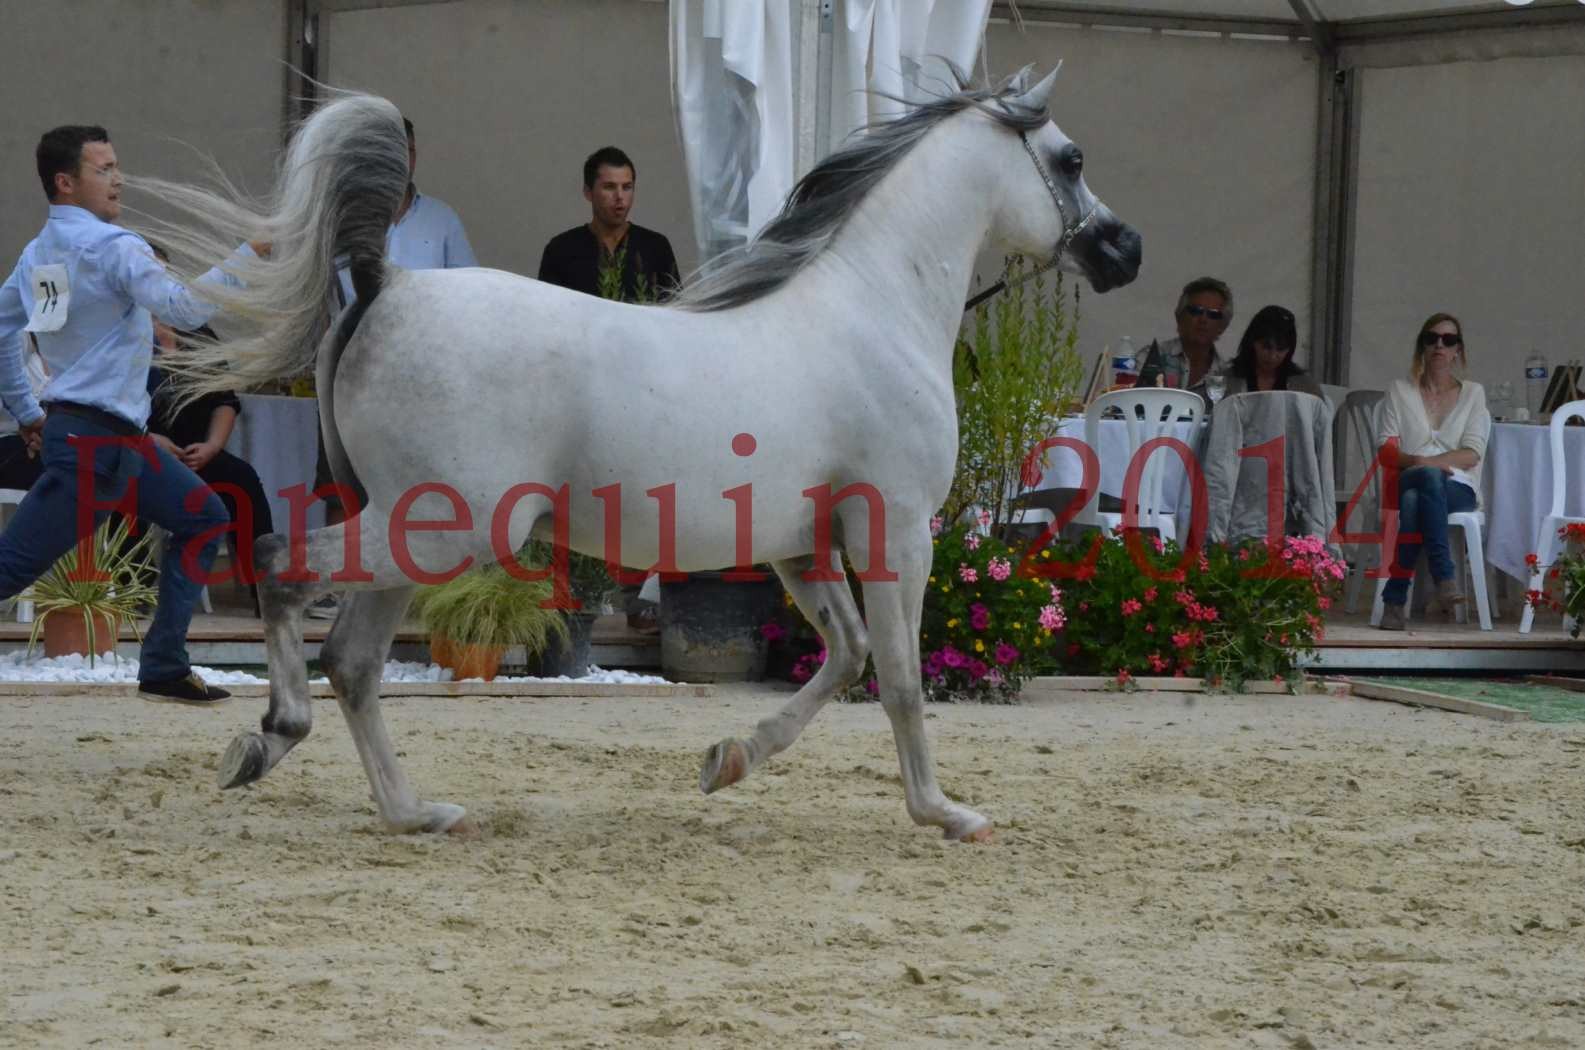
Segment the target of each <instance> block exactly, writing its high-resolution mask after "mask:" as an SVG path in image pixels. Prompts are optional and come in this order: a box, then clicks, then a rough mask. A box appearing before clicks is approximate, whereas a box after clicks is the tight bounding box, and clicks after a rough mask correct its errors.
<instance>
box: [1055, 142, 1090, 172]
mask: <svg viewBox="0 0 1585 1050" xmlns="http://www.w3.org/2000/svg"><path fill="white" fill-rule="evenodd" d="M1057 166H1058V167H1059V168H1061V169H1062V174H1064V175H1066V176H1067V177H1068V178H1070V179H1076V178H1078V177H1079V173H1080V172H1082V171H1083V170H1084V151H1083V150H1081V149H1079V147H1077V146H1064V147H1063V148H1062V152H1061V153H1059V154H1058V155H1057Z"/></svg>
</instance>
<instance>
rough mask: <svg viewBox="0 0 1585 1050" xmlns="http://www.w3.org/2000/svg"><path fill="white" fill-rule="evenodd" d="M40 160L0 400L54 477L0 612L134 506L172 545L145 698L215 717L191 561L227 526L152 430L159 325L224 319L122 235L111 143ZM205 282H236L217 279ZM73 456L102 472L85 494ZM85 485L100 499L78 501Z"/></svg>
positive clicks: (102, 140)
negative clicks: (111, 515)
mask: <svg viewBox="0 0 1585 1050" xmlns="http://www.w3.org/2000/svg"><path fill="white" fill-rule="evenodd" d="M37 159H38V173H39V179H40V181H41V182H42V183H43V185H44V193H45V196H47V197H48V198H49V202H50V207H49V219H48V221H47V222H46V223H45V224H44V229H43V230H42V231H40V233H39V235H38V236H37V237H35V238H34V239H33V241H32V242H31V243H29V244H28V246H27V247H26V248H24V249H23V251H22V257H21V259H20V260H19V261H18V262H17V265H16V269H15V270H13V271H12V273H11V276H10V277H9V278H7V279H6V282H5V284H4V285H3V286H0V400H3V401H4V403H5V407H6V408H7V409H8V410H9V411H10V412H11V414H12V415H14V416H15V417H16V418H17V422H18V423H19V425H20V427H21V434H22V436H23V438H24V439H25V440H26V441H27V442H28V446H29V448H30V449H31V450H33V451H35V452H37V451H39V450H41V449H42V452H43V457H44V474H43V477H41V478H40V479H39V481H38V484H36V485H34V486H33V488H32V489H31V490H30V491H29V493H28V495H27V498H26V499H24V500H23V501H22V505H21V507H20V508H18V510H17V515H16V518H15V520H13V521H12V523H11V525H10V527H9V528H7V529H6V530H5V533H4V534H3V535H0V598H9V597H11V596H12V595H14V594H16V593H18V592H19V591H21V590H22V589H23V588H25V587H27V586H28V585H29V584H30V583H32V582H33V581H34V580H36V579H37V578H38V577H39V576H40V575H42V574H43V573H44V572H45V571H46V570H47V569H48V568H49V567H50V566H51V565H53V564H54V563H55V561H56V559H57V558H59V557H60V556H61V555H62V554H64V553H65V552H66V551H67V550H68V549H70V548H71V547H72V546H74V545H75V544H76V543H77V542H78V539H79V536H80V532H79V522H78V509H79V504H80V501H81V500H83V499H85V498H91V499H92V501H93V507H94V509H93V515H94V520H95V522H96V523H97V522H99V521H102V520H103V519H104V518H105V516H106V514H107V509H108V508H109V507H110V506H111V505H114V504H116V503H118V502H119V501H121V500H122V499H123V497H125V499H126V502H127V504H131V505H135V507H136V510H135V515H136V517H138V518H139V519H142V520H143V521H147V522H153V523H154V524H156V525H159V526H161V527H162V528H164V529H165V530H166V531H168V532H169V533H170V542H169V545H168V546H167V547H166V550H165V554H164V558H163V560H162V562H161V566H160V583H159V605H158V608H157V609H156V610H155V614H154V622H153V623H152V624H151V625H150V627H149V630H148V632H147V633H146V634H145V635H144V636H143V651H142V655H141V659H140V663H139V666H138V680H139V681H138V692H139V695H140V696H143V697H145V698H147V699H150V700H167V701H175V702H179V703H188V704H194V705H211V704H215V703H218V702H220V701H222V700H225V699H226V698H227V697H228V696H229V694H228V693H227V692H226V691H225V690H223V689H217V688H214V687H213V686H208V685H206V684H205V683H204V682H203V680H202V679H200V678H199V677H198V676H197V675H196V674H194V673H193V671H192V667H191V665H190V663H189V662H188V659H187V628H188V625H189V624H190V623H191V622H192V616H193V605H194V603H195V602H196V601H197V599H198V595H199V592H200V590H201V586H200V584H198V583H197V582H195V581H194V580H193V579H192V578H191V577H190V576H189V575H188V573H187V571H186V569H185V568H184V566H183V560H184V559H183V555H184V553H187V554H188V556H189V557H191V556H192V555H193V554H196V563H197V567H198V568H199V570H200V571H202V572H205V573H207V572H208V570H209V567H210V565H211V563H212V562H213V561H214V557H215V549H216V546H217V545H218V543H219V539H220V537H221V535H223V532H224V527H225V526H226V524H227V522H228V520H229V519H228V517H227V514H226V509H225V507H224V506H223V505H222V504H221V502H220V498H219V497H218V496H216V495H215V494H214V493H213V492H211V491H209V489H208V488H207V486H205V484H204V483H203V482H202V481H200V480H199V479H198V476H197V475H196V474H194V473H193V472H192V471H191V470H188V469H187V467H185V466H184V465H183V464H182V462H181V461H180V460H178V459H177V458H176V457H174V456H172V455H171V454H170V453H168V452H165V451H163V450H161V449H160V448H159V447H158V446H156V445H155V444H154V442H152V441H150V440H149V439H148V438H147V435H146V433H145V427H146V426H147V423H148V417H149V395H148V371H149V361H150V358H151V355H152V349H153V346H154V330H153V322H152V321H151V320H150V317H149V315H150V314H151V313H152V314H154V315H156V316H158V317H159V318H160V319H161V320H163V321H165V322H166V323H168V324H171V325H173V326H175V327H178V328H185V329H192V328H197V327H198V326H199V325H202V324H204V323H205V322H206V321H208V320H209V318H210V317H211V316H212V315H213V314H214V313H215V312H216V309H217V308H216V307H215V306H214V305H213V304H210V303H207V302H204V301H203V300H201V299H199V298H198V297H196V296H194V295H193V294H192V293H191V292H190V291H189V290H188V289H187V288H186V287H184V286H183V285H182V284H181V283H180V282H178V281H177V280H175V279H174V278H172V277H171V276H170V275H169V274H168V273H167V272H166V270H165V268H164V267H163V266H162V265H160V263H159V262H158V261H157V260H156V259H155V258H154V255H153V253H152V251H151V250H150V248H149V245H148V242H146V241H145V240H144V239H143V238H142V237H139V236H138V235H137V234H135V233H132V232H131V231H129V230H125V229H122V228H121V227H119V226H114V225H112V223H113V222H114V221H115V220H116V218H118V217H119V216H120V214H121V184H122V180H121V172H120V169H119V167H118V166H117V163H116V153H115V149H114V147H112V146H111V144H110V136H109V135H108V134H106V132H105V129H104V128H101V127H92V126H79V125H69V126H65V127H59V128H55V129H54V130H52V131H49V132H46V133H45V135H44V137H43V138H41V139H40V140H39V144H38V150H37ZM249 250H251V249H247V248H245V249H243V251H249ZM202 280H209V281H220V282H225V283H232V282H234V280H235V279H234V278H232V277H231V276H230V275H228V274H225V273H223V272H221V271H220V270H218V269H216V270H211V271H210V272H209V273H207V274H205V275H204V277H203V278H202ZM24 331H28V332H31V333H33V335H34V338H35V339H36V340H37V341H38V346H39V353H40V355H41V356H42V357H43V358H44V362H45V364H46V365H48V366H49V371H50V381H49V383H48V385H47V386H45V388H44V391H43V394H42V395H41V396H40V397H37V398H35V397H34V395H33V391H32V390H31V388H30V387H29V385H28V379H27V375H26V373H25V372H24V370H23V367H22V345H23V335H22V333H23V332H24ZM41 402H42V404H41ZM84 439H86V441H85V440H84ZM79 452H81V453H82V454H83V455H85V456H91V457H92V459H91V462H84V463H83V465H82V470H81V479H79V467H78V462H79V460H78V457H79ZM79 484H81V487H82V489H83V490H87V489H89V488H90V486H91V489H92V491H91V492H89V491H79ZM87 509H88V508H86V507H85V508H83V510H84V512H85V513H86V512H87ZM189 548H192V550H191V551H189Z"/></svg>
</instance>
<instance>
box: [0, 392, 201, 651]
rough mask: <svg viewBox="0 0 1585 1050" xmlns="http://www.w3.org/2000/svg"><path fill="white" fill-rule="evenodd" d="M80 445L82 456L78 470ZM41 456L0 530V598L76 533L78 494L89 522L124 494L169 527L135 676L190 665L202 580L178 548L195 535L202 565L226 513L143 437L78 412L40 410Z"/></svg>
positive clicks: (142, 514) (138, 511)
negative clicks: (34, 476)
mask: <svg viewBox="0 0 1585 1050" xmlns="http://www.w3.org/2000/svg"><path fill="white" fill-rule="evenodd" d="M74 437H75V438H78V439H83V438H88V439H99V440H100V442H101V443H100V444H99V445H98V446H97V447H95V448H93V449H91V450H89V449H86V448H84V447H83V446H82V445H80V444H77V443H74V442H72V441H70V440H69V439H71V438H74ZM79 455H82V456H83V457H84V460H83V467H84V470H83V471H82V473H81V475H79V471H78V461H79ZM90 456H91V459H90V458H87V457H90ZM43 458H44V473H43V476H42V477H40V478H39V480H38V484H36V485H34V486H33V488H32V489H31V490H29V492H28V495H27V498H26V499H24V500H23V501H22V505H21V507H19V508H18V509H17V515H16V518H15V520H13V521H12V522H11V525H10V526H9V527H8V528H7V529H6V530H5V532H4V534H0V598H9V597H11V596H12V595H15V594H16V593H18V592H19V591H21V590H22V589H23V588H25V587H26V586H27V585H28V584H30V583H32V582H33V581H34V580H36V579H38V578H39V577H40V576H41V575H43V574H44V573H45V572H46V571H47V570H48V569H49V567H50V566H51V565H54V564H55V561H56V559H58V558H59V557H60V556H61V555H62V554H65V553H66V552H67V551H68V550H70V549H71V548H72V547H73V546H74V545H75V544H76V543H77V541H78V538H79V533H78V521H77V517H78V505H79V501H80V498H81V497H82V496H85V495H89V494H91V496H92V498H93V501H94V504H95V507H96V509H95V512H94V515H93V520H94V524H95V525H97V524H98V523H99V522H101V521H103V520H104V519H105V517H106V516H107V515H108V513H109V511H108V509H97V508H100V507H104V508H108V506H109V505H112V504H115V503H117V502H118V501H120V500H121V499H122V498H123V497H127V501H128V503H130V504H131V505H132V508H133V510H134V513H135V515H136V516H137V517H138V518H140V519H142V520H144V521H149V522H153V523H154V524H156V525H158V526H160V527H161V528H163V529H164V530H165V531H166V532H168V533H170V541H169V542H168V543H167V544H166V548H165V551H164V555H163V558H162V560H161V562H160V587H159V605H158V607H157V608H156V609H155V612H154V622H153V623H151V624H150V625H149V629H148V633H146V634H145V635H144V636H143V651H142V655H141V657H140V665H139V667H138V677H139V678H140V679H141V680H143V681H145V682H150V681H160V680H163V679H167V678H176V677H180V676H181V675H184V674H186V673H187V672H188V671H189V670H191V666H190V664H189V662H188V659H187V628H188V626H189V624H191V623H192V619H193V606H194V605H195V604H196V603H197V601H198V593H199V591H200V590H201V586H200V584H199V583H197V582H196V581H195V580H193V579H192V578H191V577H189V576H188V575H187V572H186V570H185V569H184V568H183V565H182V561H183V558H182V555H183V553H184V552H185V551H186V550H187V548H188V547H189V546H192V545H196V549H195V551H194V553H195V554H196V561H197V564H198V568H199V569H200V570H201V571H203V572H204V573H207V572H208V571H209V567H210V565H211V564H213V562H214V560H215V548H216V547H217V546H218V538H219V535H220V529H221V527H223V526H224V525H225V524H226V522H227V520H228V519H227V518H226V508H225V506H224V505H223V504H222V503H221V502H220V499H219V498H218V497H217V496H216V495H215V494H214V493H213V492H212V491H210V490H209V489H208V488H207V487H206V486H205V485H204V483H203V482H202V481H201V480H199V478H198V475H196V474H194V473H193V472H192V471H190V470H188V469H187V468H186V467H185V466H183V465H182V463H181V461H180V460H178V459H177V458H176V457H174V456H172V455H171V454H170V453H168V452H165V451H163V450H161V449H160V448H159V447H158V446H156V445H155V444H154V443H153V442H152V441H149V440H147V439H146V438H142V439H128V438H126V437H124V436H122V435H120V434H118V433H117V432H116V431H114V430H112V429H110V428H109V427H107V426H105V425H103V424H101V423H98V422H94V421H92V420H88V419H83V418H81V417H79V416H72V415H67V414H65V413H63V412H51V413H50V414H49V417H48V418H47V419H46V420H45V423H44V457H43ZM82 489H86V490H87V491H86V492H85V491H81V490H82ZM206 536H207V539H206V540H200V537H206Z"/></svg>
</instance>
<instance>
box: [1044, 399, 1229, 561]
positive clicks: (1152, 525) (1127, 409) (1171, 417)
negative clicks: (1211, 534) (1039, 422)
mask: <svg viewBox="0 0 1585 1050" xmlns="http://www.w3.org/2000/svg"><path fill="white" fill-rule="evenodd" d="M1114 408H1115V409H1117V410H1119V411H1120V412H1121V413H1122V416H1123V422H1124V424H1125V425H1126V426H1127V428H1128V462H1129V463H1132V462H1133V460H1134V456H1135V455H1136V454H1137V453H1138V452H1139V449H1140V448H1141V447H1143V446H1144V445H1145V443H1146V442H1148V441H1152V440H1154V439H1155V438H1158V437H1172V436H1174V432H1175V430H1176V427H1177V425H1178V423H1179V422H1180V421H1186V422H1188V423H1189V424H1190V425H1191V427H1192V425H1193V424H1195V423H1198V422H1199V421H1200V417H1201V416H1203V415H1204V414H1205V399H1204V398H1202V397H1200V395H1199V394H1195V393H1191V392H1189V391H1187V390H1170V389H1166V388H1163V387H1147V388H1144V389H1128V390H1113V391H1111V392H1110V393H1106V394H1102V395H1101V396H1100V397H1097V398H1096V399H1095V400H1094V401H1092V402H1090V405H1089V407H1088V408H1087V409H1085V410H1084V441H1085V443H1086V444H1088V445H1089V446H1090V448H1092V449H1095V450H1096V452H1097V454H1099V450H1100V433H1101V420H1102V419H1103V418H1104V417H1105V415H1106V412H1107V411H1108V410H1109V409H1114ZM1169 465H1171V467H1172V468H1173V469H1175V470H1180V471H1184V472H1187V468H1186V466H1185V464H1184V463H1183V461H1182V460H1181V459H1180V458H1179V456H1178V454H1177V453H1176V452H1174V451H1173V450H1172V449H1170V448H1158V449H1156V450H1155V451H1154V452H1152V453H1151V455H1150V458H1149V459H1148V460H1146V461H1145V466H1144V470H1143V471H1142V473H1141V475H1140V479H1139V491H1138V492H1137V493H1134V494H1133V495H1134V497H1135V508H1136V509H1137V512H1138V514H1137V520H1138V523H1139V527H1140V528H1141V529H1155V530H1156V533H1157V535H1159V536H1160V537H1161V538H1162V539H1163V540H1170V539H1177V535H1178V530H1177V517H1176V507H1167V506H1165V505H1164V502H1165V501H1164V500H1163V498H1162V495H1161V487H1162V486H1161V482H1162V478H1163V477H1164V476H1165V475H1166V471H1167V468H1168V466H1169ZM1125 477H1126V474H1125ZM1121 480H1122V479H1119V481H1121ZM1125 488H1126V486H1125ZM1123 495H1124V498H1125V499H1126V498H1127V497H1128V495H1129V494H1128V493H1127V492H1124V494H1123ZM1100 505H1101V491H1100V485H1099V483H1097V485H1096V489H1095V492H1093V493H1091V494H1090V498H1089V499H1088V500H1087V501H1086V502H1085V504H1084V508H1083V509H1082V510H1080V511H1079V513H1078V515H1077V517H1076V518H1075V520H1077V521H1079V522H1082V523H1084V524H1086V525H1098V526H1100V528H1101V530H1102V531H1103V532H1110V531H1111V530H1112V529H1115V528H1117V527H1118V526H1120V525H1122V523H1123V518H1124V516H1125V515H1124V514H1123V513H1121V512H1116V511H1103V510H1101V509H1100ZM1126 509H1127V507H1126V504H1125V507H1124V510H1125V511H1126Z"/></svg>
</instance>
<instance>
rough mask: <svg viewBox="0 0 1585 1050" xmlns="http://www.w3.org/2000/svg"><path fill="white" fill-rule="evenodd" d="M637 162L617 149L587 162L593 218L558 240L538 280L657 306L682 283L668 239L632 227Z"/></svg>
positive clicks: (586, 183)
mask: <svg viewBox="0 0 1585 1050" xmlns="http://www.w3.org/2000/svg"><path fill="white" fill-rule="evenodd" d="M635 180H636V175H635V172H634V168H633V161H632V160H631V159H629V157H628V155H627V154H626V153H623V152H622V151H621V150H619V149H617V148H616V147H615V146H605V147H603V148H601V149H598V150H595V151H594V152H593V153H592V154H590V155H589V159H588V160H586V161H584V162H583V196H584V199H585V200H587V201H588V202H589V207H590V211H591V212H592V216H591V218H590V220H589V222H587V223H585V224H584V225H582V226H574V227H573V228H572V229H570V230H568V231H567V232H566V233H560V234H557V235H556V236H555V237H552V238H551V239H550V243H549V244H547V245H545V254H544V255H543V256H541V258H540V260H539V279H540V280H541V281H545V282H547V283H549V284H559V285H561V286H562V287H563V288H571V289H572V290H573V291H577V292H585V293H587V294H589V295H599V296H603V297H605V298H607V299H621V300H622V301H624V302H629V303H634V302H653V301H657V300H660V299H664V298H666V297H667V296H669V295H670V294H671V293H672V292H673V291H674V290H675V289H676V288H677V285H678V284H680V283H681V281H680V278H679V276H678V273H677V257H676V256H675V255H673V254H672V250H671V242H670V241H668V240H667V239H666V237H665V235H664V234H660V233H656V232H655V231H654V230H648V229H645V228H644V227H642V226H639V225H636V224H635V223H633V222H630V221H628V213H629V212H631V211H632V210H633V185H634V182H635Z"/></svg>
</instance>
